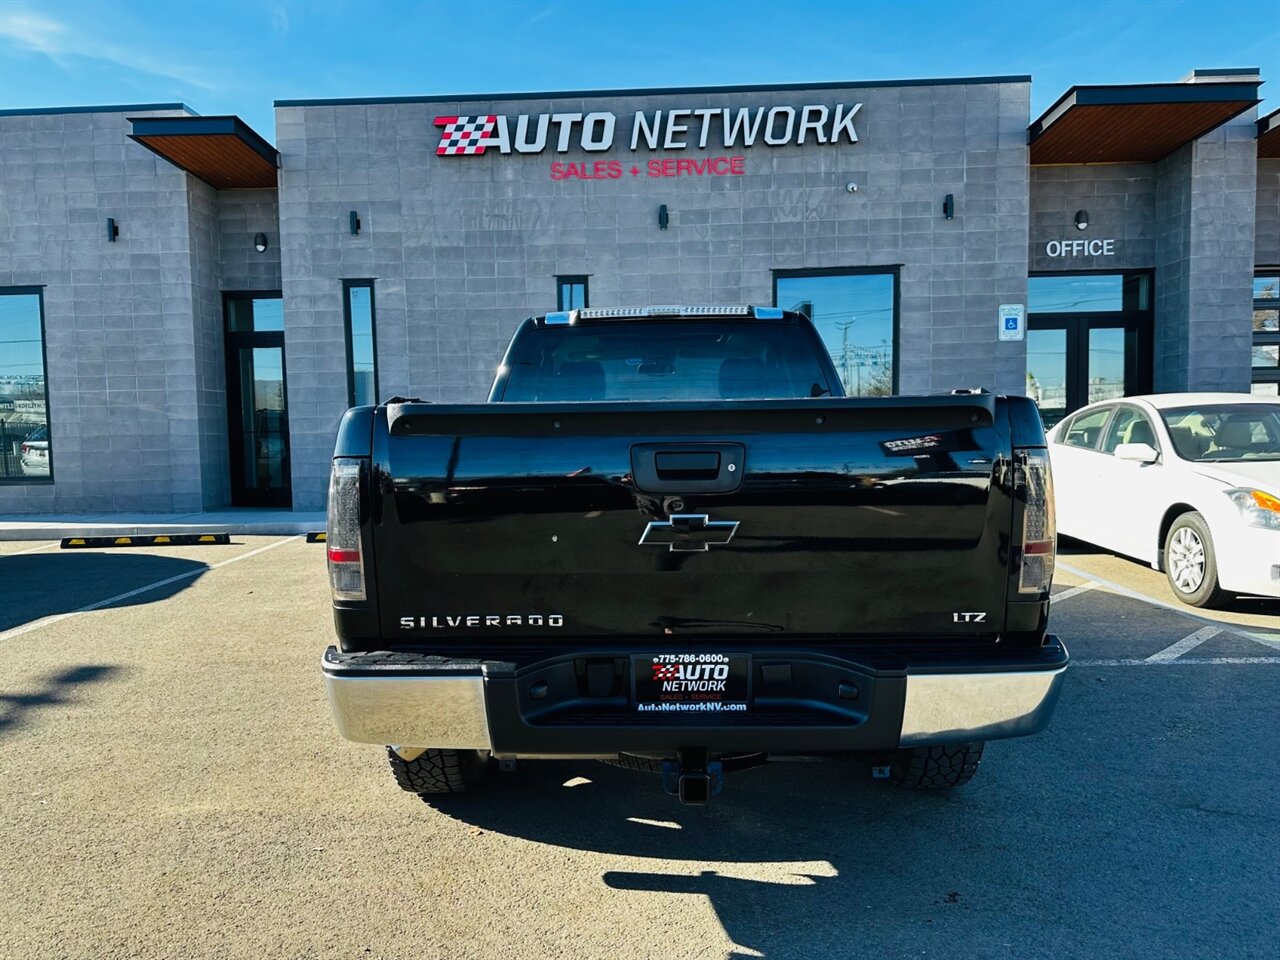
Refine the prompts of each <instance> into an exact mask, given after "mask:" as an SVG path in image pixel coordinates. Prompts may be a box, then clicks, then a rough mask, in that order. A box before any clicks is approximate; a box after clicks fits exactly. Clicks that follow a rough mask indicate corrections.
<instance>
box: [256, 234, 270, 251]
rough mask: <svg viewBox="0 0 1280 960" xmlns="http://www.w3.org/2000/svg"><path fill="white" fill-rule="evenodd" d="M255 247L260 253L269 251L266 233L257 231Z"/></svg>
mask: <svg viewBox="0 0 1280 960" xmlns="http://www.w3.org/2000/svg"><path fill="white" fill-rule="evenodd" d="M253 249H255V250H257V251H258V252H259V253H266V252H267V235H266V234H265V233H255V234H254V235H253Z"/></svg>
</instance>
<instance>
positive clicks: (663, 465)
mask: <svg viewBox="0 0 1280 960" xmlns="http://www.w3.org/2000/svg"><path fill="white" fill-rule="evenodd" d="M653 462H654V466H655V467H657V471H658V479H659V480H714V479H715V478H716V477H717V476H719V474H720V454H718V453H716V452H715V451H714V450H710V451H701V450H700V451H698V452H696V453H693V452H690V453H672V452H670V451H665V452H659V453H655V454H654V455H653Z"/></svg>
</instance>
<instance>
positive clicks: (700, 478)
mask: <svg viewBox="0 0 1280 960" xmlns="http://www.w3.org/2000/svg"><path fill="white" fill-rule="evenodd" d="M746 454H747V451H746V447H744V446H743V445H742V444H741V443H689V444H681V443H637V444H635V445H634V446H633V447H632V448H631V476H632V477H633V478H634V481H635V485H636V489H637V490H641V491H644V492H645V493H732V492H733V491H734V490H737V489H738V487H739V486H741V485H742V475H743V472H744V471H743V469H742V465H743V463H744V462H746Z"/></svg>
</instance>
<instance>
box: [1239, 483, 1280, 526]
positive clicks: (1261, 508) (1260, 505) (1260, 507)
mask: <svg viewBox="0 0 1280 960" xmlns="http://www.w3.org/2000/svg"><path fill="white" fill-rule="evenodd" d="M1227 496H1228V497H1230V498H1231V499H1232V501H1233V502H1234V503H1235V505H1236V509H1237V510H1239V511H1240V519H1242V520H1243V521H1244V522H1245V523H1247V524H1248V525H1249V526H1251V527H1268V528H1270V529H1272V530H1280V498H1277V497H1273V496H1271V494H1269V493H1263V492H1262V491H1261V490H1252V489H1250V488H1249V487H1236V488H1235V489H1233V490H1228V491H1227Z"/></svg>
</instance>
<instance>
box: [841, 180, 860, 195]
mask: <svg viewBox="0 0 1280 960" xmlns="http://www.w3.org/2000/svg"><path fill="white" fill-rule="evenodd" d="M844 188H845V190H847V191H848V192H849V193H857V192H858V185H857V184H856V183H854V182H853V181H852V180H850V181H849V182H848V183H846V184H845V185H844Z"/></svg>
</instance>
